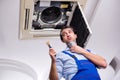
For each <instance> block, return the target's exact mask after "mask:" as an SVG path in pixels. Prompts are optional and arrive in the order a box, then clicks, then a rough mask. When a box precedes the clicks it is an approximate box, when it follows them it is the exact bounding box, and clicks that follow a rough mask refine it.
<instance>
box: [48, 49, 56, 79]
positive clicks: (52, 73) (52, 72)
mask: <svg viewBox="0 0 120 80" xmlns="http://www.w3.org/2000/svg"><path fill="white" fill-rule="evenodd" d="M49 55H50V57H51V60H52V62H51V69H50V74H49V78H50V80H58V73H57V68H56V59H55V55H56V52H55V51H54V49H52V48H50V50H49Z"/></svg>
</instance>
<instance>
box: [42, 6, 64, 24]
mask: <svg viewBox="0 0 120 80" xmlns="http://www.w3.org/2000/svg"><path fill="white" fill-rule="evenodd" d="M61 16H62V12H61V10H60V8H58V7H55V6H53V7H48V8H46V9H44V10H43V11H42V13H41V20H42V21H43V22H45V23H55V22H57V21H59V20H60V18H61Z"/></svg>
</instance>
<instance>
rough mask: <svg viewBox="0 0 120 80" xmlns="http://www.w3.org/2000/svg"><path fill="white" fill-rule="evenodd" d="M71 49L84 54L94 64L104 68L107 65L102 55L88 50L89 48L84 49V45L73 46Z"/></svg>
mask: <svg viewBox="0 0 120 80" xmlns="http://www.w3.org/2000/svg"><path fill="white" fill-rule="evenodd" d="M71 51H72V52H77V53H80V54H82V55H84V56H85V57H86V58H88V59H89V60H91V61H92V62H93V63H94V64H96V65H97V66H98V67H102V68H106V67H107V62H106V60H105V59H104V58H103V57H102V56H99V55H96V54H93V53H91V52H88V51H87V50H85V49H83V48H82V47H80V46H78V45H75V46H72V47H71Z"/></svg>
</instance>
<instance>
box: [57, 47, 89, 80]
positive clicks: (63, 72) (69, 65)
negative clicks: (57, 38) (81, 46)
mask: <svg viewBox="0 0 120 80" xmlns="http://www.w3.org/2000/svg"><path fill="white" fill-rule="evenodd" d="M65 51H67V52H69V53H70V54H73V55H75V56H76V57H77V58H78V60H87V58H86V57H84V56H83V55H81V54H78V53H72V52H70V50H69V48H67V49H66V50H65ZM56 66H57V72H58V77H59V80H60V79H61V78H62V77H63V78H65V80H71V79H72V77H73V76H74V75H75V74H76V73H77V71H78V68H77V64H76V62H75V60H74V59H73V58H72V57H70V56H69V55H66V54H64V53H63V52H62V51H61V52H60V53H57V54H56Z"/></svg>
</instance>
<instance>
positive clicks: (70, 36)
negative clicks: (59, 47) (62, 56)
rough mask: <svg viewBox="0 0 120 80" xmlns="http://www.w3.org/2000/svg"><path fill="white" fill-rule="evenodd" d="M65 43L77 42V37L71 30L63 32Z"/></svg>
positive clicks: (67, 29)
mask: <svg viewBox="0 0 120 80" xmlns="http://www.w3.org/2000/svg"><path fill="white" fill-rule="evenodd" d="M61 35H62V38H63V42H65V43H69V42H72V41H76V38H77V35H76V34H75V33H74V32H73V30H72V29H71V28H66V29H64V30H63V31H62V32H61Z"/></svg>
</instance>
